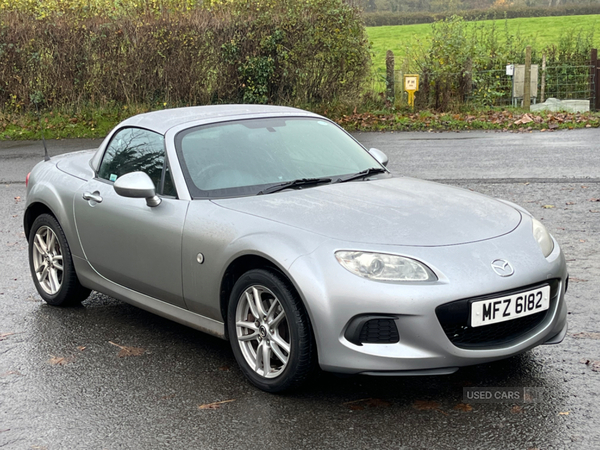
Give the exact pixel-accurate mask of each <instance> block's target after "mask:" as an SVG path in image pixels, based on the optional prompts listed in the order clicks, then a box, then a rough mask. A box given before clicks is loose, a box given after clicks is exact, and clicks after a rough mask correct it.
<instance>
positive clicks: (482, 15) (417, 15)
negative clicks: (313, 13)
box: [363, 4, 600, 27]
mask: <svg viewBox="0 0 600 450" xmlns="http://www.w3.org/2000/svg"><path fill="white" fill-rule="evenodd" d="M454 14H456V12H450V13H436V12H427V11H423V12H390V11H381V12H372V13H371V12H365V13H363V18H364V21H365V25H366V26H368V27H379V26H384V25H416V24H420V23H433V22H437V21H440V20H444V19H448V18H450V17H451V16H452V15H454ZM459 14H460V16H461V17H462V18H463V19H465V20H467V21H473V20H493V19H504V18H506V19H516V18H519V17H552V16H577V15H587V14H600V5H599V4H590V5H565V6H553V7H516V8H515V7H513V8H506V9H505V8H488V9H472V10H468V11H460V12H459Z"/></svg>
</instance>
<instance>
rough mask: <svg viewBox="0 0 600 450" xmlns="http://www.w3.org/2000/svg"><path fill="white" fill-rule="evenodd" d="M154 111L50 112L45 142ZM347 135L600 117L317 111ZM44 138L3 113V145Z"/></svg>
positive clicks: (30, 120)
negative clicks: (348, 133)
mask: <svg viewBox="0 0 600 450" xmlns="http://www.w3.org/2000/svg"><path fill="white" fill-rule="evenodd" d="M147 111H150V108H148V107H143V106H138V107H120V108H117V107H112V108H103V109H97V110H93V111H92V110H83V111H73V112H66V111H50V112H43V113H42V114H41V124H42V126H43V128H44V135H45V137H46V139H69V138H103V137H105V136H106V135H107V134H108V133H109V132H110V130H111V129H112V128H113V127H114V126H115V125H117V124H118V123H119V122H121V121H122V120H124V119H126V118H128V117H130V116H132V115H135V114H139V113H143V112H147ZM315 112H317V113H319V114H322V115H324V116H327V117H329V118H330V119H332V120H334V121H336V122H337V123H338V124H339V125H341V126H342V127H344V128H345V129H346V130H348V131H469V130H498V131H521V132H525V131H533V130H540V131H553V130H558V129H575V128H598V127H600V113H594V112H589V113H566V112H537V113H532V112H526V111H524V110H518V109H514V110H513V109H510V110H509V109H504V110H487V111H468V112H460V113H436V112H431V111H420V112H415V113H413V112H410V111H407V110H401V111H394V110H389V109H388V110H386V109H382V110H375V111H373V110H371V111H357V109H354V110H353V111H346V110H344V109H341V108H336V109H335V110H333V111H329V110H316V111H315ZM40 138H41V129H40V119H39V118H38V116H37V114H36V113H32V112H27V113H11V114H4V113H1V112H0V140H26V139H31V140H36V139H40Z"/></svg>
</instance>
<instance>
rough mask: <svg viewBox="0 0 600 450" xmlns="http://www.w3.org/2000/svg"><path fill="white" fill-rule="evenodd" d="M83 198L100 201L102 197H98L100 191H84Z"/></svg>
mask: <svg viewBox="0 0 600 450" xmlns="http://www.w3.org/2000/svg"><path fill="white" fill-rule="evenodd" d="M83 199H84V200H88V201H93V202H96V203H102V197H100V192H98V191H95V192H94V193H90V192H84V193H83Z"/></svg>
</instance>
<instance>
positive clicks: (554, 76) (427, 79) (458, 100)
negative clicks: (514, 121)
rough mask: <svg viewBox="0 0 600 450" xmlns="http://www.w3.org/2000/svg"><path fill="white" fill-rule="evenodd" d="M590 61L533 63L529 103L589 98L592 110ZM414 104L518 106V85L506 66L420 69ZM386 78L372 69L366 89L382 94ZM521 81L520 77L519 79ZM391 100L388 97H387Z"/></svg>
mask: <svg viewBox="0 0 600 450" xmlns="http://www.w3.org/2000/svg"><path fill="white" fill-rule="evenodd" d="M597 73H598V72H597V71H596V70H594V66H592V65H569V64H558V65H549V66H547V67H539V66H537V67H536V70H534V71H532V75H533V76H532V88H531V103H532V104H535V103H541V102H544V101H545V100H547V99H549V98H555V99H558V100H583V101H584V102H585V101H589V109H590V110H592V111H593V110H595V108H594V105H595V97H596V94H595V88H594V86H595V78H596V76H598V75H597ZM404 75H405V74H404V73H403V72H402V71H399V70H396V71H394V93H395V95H394V101H395V104H396V105H398V106H405V105H406V99H407V95H406V92H404V90H403V78H404ZM419 75H420V86H419V91H418V92H417V95H416V98H417V101H416V107H417V108H436V109H439V108H440V107H442V108H444V107H448V106H460V105H464V104H471V105H473V106H476V107H505V106H521V104H522V100H523V93H522V87H521V91H520V92H519V89H518V87H516V86H515V79H516V77H515V76H510V75H507V69H506V67H502V68H495V69H491V70H479V71H472V72H469V71H463V72H461V73H444V74H436V73H431V72H430V73H420V74H419ZM388 83H389V82H388V80H387V78H386V72H385V71H384V70H381V69H380V70H378V71H375V72H374V73H373V76H372V79H371V83H370V89H371V92H373V93H374V94H376V95H379V96H382V97H386V96H389V94H387V93H386V89H387V87H388ZM521 83H522V81H521ZM388 100H391V99H388Z"/></svg>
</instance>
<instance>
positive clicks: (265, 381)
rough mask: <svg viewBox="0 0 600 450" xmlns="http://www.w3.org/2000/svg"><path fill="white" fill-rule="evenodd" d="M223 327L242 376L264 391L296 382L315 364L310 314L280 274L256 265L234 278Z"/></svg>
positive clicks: (290, 386)
mask: <svg viewBox="0 0 600 450" xmlns="http://www.w3.org/2000/svg"><path fill="white" fill-rule="evenodd" d="M227 329H228V332H229V339H230V341H231V348H232V349H233V353H234V355H235V358H236V360H237V362H238V364H239V366H240V368H241V369H242V372H243V373H244V375H245V376H246V377H247V378H248V379H249V380H250V382H251V383H252V384H253V385H255V386H256V387H258V388H259V389H262V390H263V391H267V392H273V393H275V392H283V391H288V390H291V389H294V388H297V387H299V386H300V385H301V384H302V383H304V382H305V381H306V380H307V378H308V377H309V376H310V375H311V373H312V372H313V369H314V368H315V366H316V358H315V356H316V350H315V345H314V342H313V337H312V330H311V326H310V321H309V319H308V315H307V314H306V311H305V310H304V307H303V305H302V303H301V300H300V298H299V297H298V295H297V293H296V292H295V291H293V290H292V289H290V288H289V287H288V285H287V283H286V282H285V280H284V278H283V277H281V276H280V275H278V274H275V273H273V272H269V271H266V270H262V269H254V270H250V271H249V272H246V273H245V274H244V275H242V276H241V277H240V278H239V279H238V280H237V282H236V283H235V285H234V287H233V290H232V292H231V296H230V301H229V307H228V314H227Z"/></svg>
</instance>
